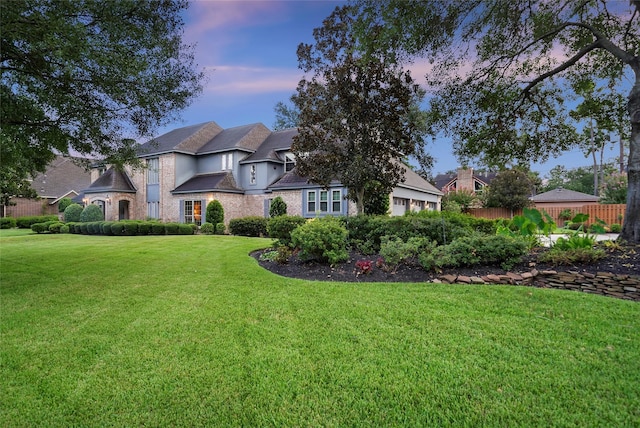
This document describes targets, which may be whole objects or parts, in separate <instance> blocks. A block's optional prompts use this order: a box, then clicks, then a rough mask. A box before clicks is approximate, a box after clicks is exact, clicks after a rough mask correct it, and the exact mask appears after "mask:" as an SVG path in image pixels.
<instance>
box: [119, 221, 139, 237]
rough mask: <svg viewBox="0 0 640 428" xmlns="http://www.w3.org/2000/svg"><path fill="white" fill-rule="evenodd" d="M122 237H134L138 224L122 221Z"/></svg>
mask: <svg viewBox="0 0 640 428" xmlns="http://www.w3.org/2000/svg"><path fill="white" fill-rule="evenodd" d="M121 223H122V227H123V232H122V234H123V235H124V236H135V235H137V234H138V222H137V221H122V222H121Z"/></svg>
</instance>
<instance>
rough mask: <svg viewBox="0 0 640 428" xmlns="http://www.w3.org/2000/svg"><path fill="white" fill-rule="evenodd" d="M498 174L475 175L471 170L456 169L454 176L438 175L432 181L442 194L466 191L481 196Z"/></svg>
mask: <svg viewBox="0 0 640 428" xmlns="http://www.w3.org/2000/svg"><path fill="white" fill-rule="evenodd" d="M497 175H498V174H497V173H495V172H490V173H487V174H476V173H474V172H473V168H458V171H457V172H456V173H455V174H438V175H437V176H436V177H435V179H434V181H435V185H436V187H437V188H438V189H440V190H441V191H443V192H444V193H447V192H452V191H458V190H467V191H470V192H473V193H475V194H478V195H479V194H481V193H482V192H483V190H484V188H485V187H487V186H488V185H489V184H491V182H492V181H493V179H494V178H496V176H497Z"/></svg>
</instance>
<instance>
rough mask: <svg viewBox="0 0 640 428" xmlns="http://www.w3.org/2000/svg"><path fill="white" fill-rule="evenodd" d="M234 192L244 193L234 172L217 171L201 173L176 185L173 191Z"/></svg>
mask: <svg viewBox="0 0 640 428" xmlns="http://www.w3.org/2000/svg"><path fill="white" fill-rule="evenodd" d="M213 191H217V192H219V191H223V192H233V193H242V192H243V191H242V189H240V188H238V186H237V185H236V181H235V180H234V179H233V174H231V173H229V172H217V173H214V174H199V175H196V176H194V177H192V178H191V179H189V180H188V181H186V182H184V183H182V184H181V185H180V186H178V187H176V188H175V189H174V190H173V191H171V193H201V192H213Z"/></svg>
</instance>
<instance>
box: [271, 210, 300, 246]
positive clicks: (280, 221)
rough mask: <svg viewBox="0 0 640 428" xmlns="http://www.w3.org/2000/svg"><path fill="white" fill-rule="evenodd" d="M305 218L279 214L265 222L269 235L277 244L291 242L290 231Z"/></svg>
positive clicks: (298, 225)
mask: <svg viewBox="0 0 640 428" xmlns="http://www.w3.org/2000/svg"><path fill="white" fill-rule="evenodd" d="M306 222H307V220H306V219H305V218H303V217H300V216H289V215H279V216H277V217H272V218H270V219H269V221H268V222H267V233H268V234H269V237H270V238H272V239H274V240H276V244H277V245H289V244H291V232H293V231H294V230H295V229H297V228H298V227H300V226H302V225H303V224H305V223H306Z"/></svg>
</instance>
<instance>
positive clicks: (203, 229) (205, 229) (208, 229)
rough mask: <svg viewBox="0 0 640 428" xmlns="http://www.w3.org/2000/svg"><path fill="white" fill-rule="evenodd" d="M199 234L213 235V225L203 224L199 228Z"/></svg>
mask: <svg viewBox="0 0 640 428" xmlns="http://www.w3.org/2000/svg"><path fill="white" fill-rule="evenodd" d="M200 232H201V233H204V234H205V235H213V233H214V232H215V228H214V227H213V224H211V223H209V222H205V223H203V224H202V226H201V227H200Z"/></svg>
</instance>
